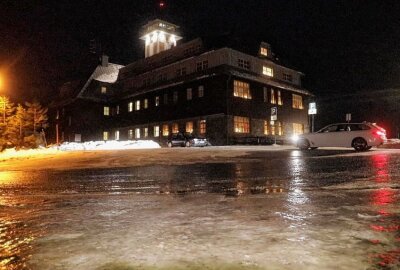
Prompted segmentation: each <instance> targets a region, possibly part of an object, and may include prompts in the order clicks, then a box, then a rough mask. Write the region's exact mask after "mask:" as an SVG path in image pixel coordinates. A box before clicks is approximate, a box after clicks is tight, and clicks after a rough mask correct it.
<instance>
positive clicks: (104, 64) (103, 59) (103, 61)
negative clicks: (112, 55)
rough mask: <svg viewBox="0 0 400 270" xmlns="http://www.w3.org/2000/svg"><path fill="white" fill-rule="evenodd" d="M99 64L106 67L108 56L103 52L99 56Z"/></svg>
mask: <svg viewBox="0 0 400 270" xmlns="http://www.w3.org/2000/svg"><path fill="white" fill-rule="evenodd" d="M101 66H103V67H107V66H108V56H107V55H105V54H103V55H102V56H101Z"/></svg>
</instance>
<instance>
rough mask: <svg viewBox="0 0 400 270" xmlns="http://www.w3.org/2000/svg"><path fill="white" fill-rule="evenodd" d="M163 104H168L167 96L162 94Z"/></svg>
mask: <svg viewBox="0 0 400 270" xmlns="http://www.w3.org/2000/svg"><path fill="white" fill-rule="evenodd" d="M164 104H165V105H167V104H168V94H164Z"/></svg>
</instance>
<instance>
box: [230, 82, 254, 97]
mask: <svg viewBox="0 0 400 270" xmlns="http://www.w3.org/2000/svg"><path fill="white" fill-rule="evenodd" d="M233 95H234V96H235V97H240V98H245V99H251V94H250V84H248V83H245V82H242V81H237V80H234V81H233Z"/></svg>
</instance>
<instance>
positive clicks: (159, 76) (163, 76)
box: [158, 74, 167, 82]
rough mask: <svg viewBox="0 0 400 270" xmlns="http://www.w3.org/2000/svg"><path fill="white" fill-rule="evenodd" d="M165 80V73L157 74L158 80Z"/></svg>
mask: <svg viewBox="0 0 400 270" xmlns="http://www.w3.org/2000/svg"><path fill="white" fill-rule="evenodd" d="M166 80H167V74H160V75H158V81H159V82H165V81H166Z"/></svg>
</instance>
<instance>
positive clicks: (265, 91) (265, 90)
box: [263, 87, 268, 102]
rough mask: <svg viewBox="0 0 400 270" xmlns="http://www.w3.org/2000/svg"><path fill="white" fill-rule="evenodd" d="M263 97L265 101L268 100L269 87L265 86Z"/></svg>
mask: <svg viewBox="0 0 400 270" xmlns="http://www.w3.org/2000/svg"><path fill="white" fill-rule="evenodd" d="M263 94H264V96H263V98H264V102H268V88H267V87H263Z"/></svg>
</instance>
